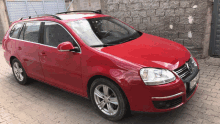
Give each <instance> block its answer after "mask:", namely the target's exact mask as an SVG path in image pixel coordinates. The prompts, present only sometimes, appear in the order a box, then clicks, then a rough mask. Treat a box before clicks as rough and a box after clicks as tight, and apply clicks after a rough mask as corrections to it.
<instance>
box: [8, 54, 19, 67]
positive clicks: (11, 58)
mask: <svg viewBox="0 0 220 124" xmlns="http://www.w3.org/2000/svg"><path fill="white" fill-rule="evenodd" d="M13 59H18V58H16V57H15V56H11V57H10V65H11V66H12V60H13Z"/></svg>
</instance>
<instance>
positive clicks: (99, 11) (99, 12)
mask: <svg viewBox="0 0 220 124" xmlns="http://www.w3.org/2000/svg"><path fill="white" fill-rule="evenodd" d="M71 12H92V13H96V14H102V11H101V10H96V11H91V10H77V11H67V12H60V13H56V14H67V13H71Z"/></svg>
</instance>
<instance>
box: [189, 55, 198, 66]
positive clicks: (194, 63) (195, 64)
mask: <svg viewBox="0 0 220 124" xmlns="http://www.w3.org/2000/svg"><path fill="white" fill-rule="evenodd" d="M190 59H191V60H192V63H193V65H194V66H197V63H196V61H195V60H194V58H193V56H192V55H191V57H190Z"/></svg>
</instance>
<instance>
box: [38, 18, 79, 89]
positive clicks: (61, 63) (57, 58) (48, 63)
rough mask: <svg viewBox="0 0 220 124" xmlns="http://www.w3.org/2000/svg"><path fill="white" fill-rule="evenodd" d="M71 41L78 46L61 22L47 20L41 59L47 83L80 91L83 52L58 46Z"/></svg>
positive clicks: (41, 47)
mask: <svg viewBox="0 0 220 124" xmlns="http://www.w3.org/2000/svg"><path fill="white" fill-rule="evenodd" d="M65 41H70V42H71V43H72V44H73V46H77V47H78V45H77V44H76V42H75V40H74V39H73V37H72V36H71V35H70V34H69V32H68V31H67V30H66V29H65V28H64V27H63V26H62V25H60V24H58V23H56V22H49V21H46V22H45V24H44V45H42V46H40V61H41V64H42V68H43V71H44V75H45V80H46V82H47V83H49V84H51V85H54V86H57V87H60V88H62V89H65V90H68V91H73V92H76V93H80V92H81V91H82V73H81V53H76V52H60V51H58V50H57V46H58V45H59V44H60V43H62V42H65Z"/></svg>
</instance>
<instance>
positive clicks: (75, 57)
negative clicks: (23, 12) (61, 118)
mask: <svg viewBox="0 0 220 124" xmlns="http://www.w3.org/2000/svg"><path fill="white" fill-rule="evenodd" d="M2 47H3V49H4V50H5V51H4V56H5V59H6V61H7V63H8V64H9V65H10V66H11V67H12V71H13V73H14V76H15V78H16V80H17V82H18V83H20V84H22V85H24V84H27V83H28V82H29V81H28V79H30V78H33V79H36V80H39V81H41V82H45V83H48V84H50V85H53V86H55V87H58V88H61V89H64V90H66V91H69V92H72V93H76V94H78V95H80V96H83V97H86V98H89V99H91V101H92V103H93V105H94V107H95V109H96V110H97V112H98V113H99V114H100V115H101V116H103V117H104V118H106V119H109V120H112V121H117V120H120V119H122V118H123V117H124V116H125V115H126V114H127V113H129V112H130V111H143V112H166V111H170V110H173V109H176V108H178V107H180V106H182V105H183V104H185V103H186V102H187V101H188V100H189V99H190V98H191V97H192V96H193V94H194V93H195V91H196V89H197V87H198V80H199V66H198V63H197V61H196V59H195V58H193V57H192V55H191V53H190V52H189V51H188V50H187V49H186V48H185V47H184V46H183V45H181V44H178V43H176V42H173V41H170V40H167V39H164V38H160V37H157V36H153V35H150V34H146V33H143V32H140V31H137V30H135V29H134V28H132V27H131V26H129V25H127V24H125V23H124V22H121V21H119V20H117V19H115V18H113V17H110V16H108V15H104V14H101V13H100V11H70V12H63V13H57V14H56V15H42V16H38V17H34V18H33V17H29V18H27V19H22V18H21V19H20V20H18V21H15V22H14V23H13V24H12V25H11V26H10V28H9V30H8V32H7V33H6V35H5V37H4V39H3V45H2Z"/></svg>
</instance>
